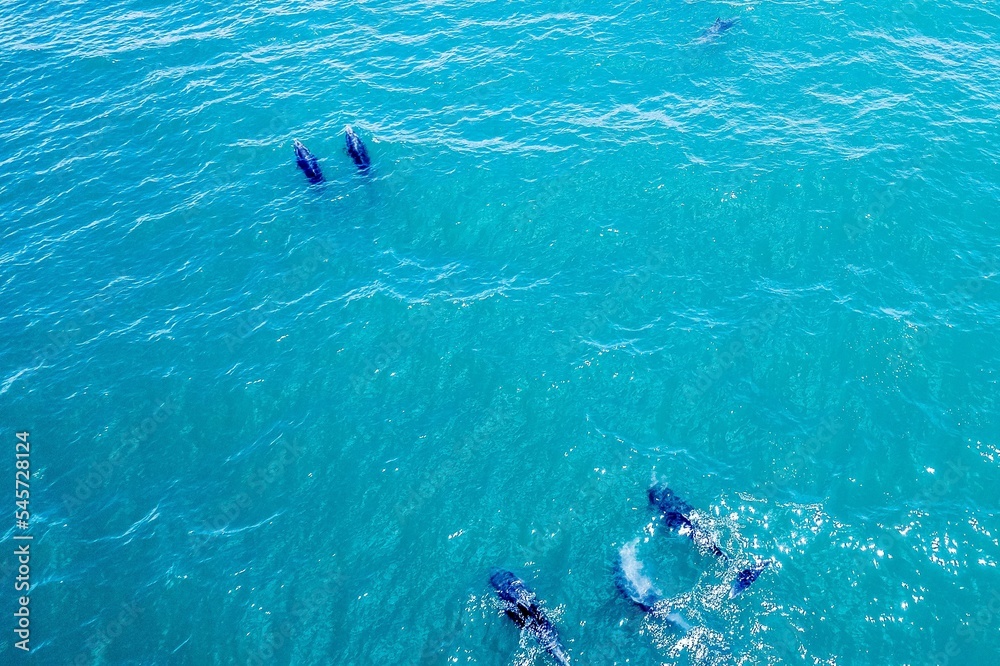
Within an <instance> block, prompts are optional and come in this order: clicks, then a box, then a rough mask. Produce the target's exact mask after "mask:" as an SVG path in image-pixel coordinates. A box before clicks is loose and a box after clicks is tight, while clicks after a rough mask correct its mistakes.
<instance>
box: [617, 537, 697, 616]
mask: <svg viewBox="0 0 1000 666" xmlns="http://www.w3.org/2000/svg"><path fill="white" fill-rule="evenodd" d="M638 543H639V539H638V537H636V538H635V539H632V540H631V541H629V542H628V543H627V544H625V545H624V546H622V547H621V550H619V551H618V568H617V570H616V571H615V586H616V587H617V588H618V590H619V591H620V592H621V593H622V594H623V595H625V596H626V597H628V598H629V599H631V600H632V602H633V603H635V605H636V606H638V607H639V608H641V609H642V610H644V611H645V612H647V613H650V614H652V615H659V614H660V613H659V611H658V610H657V609H656V604H657V603H658V602H660V601H661V600H662V599H663V597H662V594H661V593H660V591H659V590H658V589H657V588H656V586H655V585H654V584H653V581H651V580H650V579H649V577H648V576H646V574H644V573H643V571H642V569H643V564H642V562H640V561H639V558H638V557H637V556H636V553H635V551H636V546H637V545H638ZM666 618H667V619H668V620H670V621H671V622H673V623H674V624H676V625H677V626H679V627H680V628H681V629H683V630H684V631H685V632H687V631H690V630H691V625H690V624H688V623H687V621H686V620H685V619H684V618H683V617H682V616H681V614H680V613H678V612H676V611H670V612H668V613H667V614H666Z"/></svg>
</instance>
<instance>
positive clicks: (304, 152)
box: [292, 139, 323, 184]
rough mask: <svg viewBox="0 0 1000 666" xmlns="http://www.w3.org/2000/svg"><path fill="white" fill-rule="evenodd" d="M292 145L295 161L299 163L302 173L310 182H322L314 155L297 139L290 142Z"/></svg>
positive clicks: (321, 174) (321, 175) (320, 172)
mask: <svg viewBox="0 0 1000 666" xmlns="http://www.w3.org/2000/svg"><path fill="white" fill-rule="evenodd" d="M292 147H293V148H294V149H295V163H296V164H298V165H299V168H300V169H302V173H304V174H305V175H306V178H308V179H309V182H310V183H313V184H315V183H322V182H323V172H322V171H320V170H319V162H317V161H316V156H315V155H313V154H312V153H311V152H309V149H308V148H306V147H305V146H303V145H302V142H301V141H299V140H298V139H295V141H293V142H292Z"/></svg>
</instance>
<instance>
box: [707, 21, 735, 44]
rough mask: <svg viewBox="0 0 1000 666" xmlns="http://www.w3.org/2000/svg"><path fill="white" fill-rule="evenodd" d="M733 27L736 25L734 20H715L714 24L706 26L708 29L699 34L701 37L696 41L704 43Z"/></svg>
mask: <svg viewBox="0 0 1000 666" xmlns="http://www.w3.org/2000/svg"><path fill="white" fill-rule="evenodd" d="M734 25H736V19H722V18H717V19H715V23H713V24H712V25H710V26H708V28H707V29H706V30H705V31H704V32H702V33H701V37H700V38H699V40H698V41H702V42H705V41H708V40H710V39H713V38H715V37H718V36H719V35H721V34H722V33H724V32H725V31H726V30H729V29H730V28H732V27H733V26H734Z"/></svg>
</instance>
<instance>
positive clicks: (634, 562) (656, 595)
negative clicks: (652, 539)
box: [490, 484, 771, 666]
mask: <svg viewBox="0 0 1000 666" xmlns="http://www.w3.org/2000/svg"><path fill="white" fill-rule="evenodd" d="M649 503H650V504H652V505H653V506H654V507H656V508H657V509H659V510H660V514H661V516H662V517H663V522H664V524H665V525H666V526H667V528H668V529H670V530H672V531H675V532H677V533H678V534H682V535H685V536H687V537H689V538H690V539H691V540H692V541H693V542H694V543H695V544H696V545H698V546H699V547H700V548H703V549H705V550H707V551H708V552H710V553H712V554H713V555H715V556H716V557H718V558H720V559H722V560H723V561H727V560H728V557H727V556H726V554H725V553H724V552H723V551H722V549H721V548H719V546H718V545H717V544H716V543H715V541H714V540H713V539H712V536H711V534H709V533H708V532H707V531H705V530H704V529H702V528H701V527H699V526H698V525H697V523H694V522H692V521H691V519H690V518H689V517H688V516H689V515H690V514H691V513H692V512H693V511H694V508H693V507H692V506H691V505H690V504H688V503H687V502H685V501H684V500H682V499H681V498H680V497H678V496H677V495H676V494H675V493H674V491H673V490H671V489H670V488H668V487H667V486H666V485H663V484H657V485H654V486H653V487H652V488H650V489H649ZM638 542H639V539H633V540H632V541H630V542H629V543H627V544H625V545H624V546H623V547H622V549H621V551H619V561H618V570H617V571H616V574H615V585H616V586H617V587H618V590H619V591H620V592H621V593H622V594H623V595H625V596H626V597H628V598H629V599H630V600H631V601H632V602H633V603H635V604H636V605H637V606H639V608H641V609H642V610H643V611H644V612H647V613H650V614H653V615H659V614H660V612H661V611H660V610H659V609H658V608H657V604H658V602H660V601H661V600H662V596H661V594H660V591H659V590H658V589H656V586H655V585H654V584H653V582H652V581H651V580H650V579H649V578H648V577H647V576H646V575H645V574H643V572H642V568H643V567H642V562H640V561H639V559H638V558H637V557H636V553H635V550H636V545H637V544H638ZM770 564H771V561H770V560H764V561H763V562H758V563H757V564H755V565H754V566H752V567H749V568H747V569H743V570H742V571H740V572H739V574H737V576H736V580H735V581H734V582H733V584H732V586H731V587H730V589H729V598H730V599H733V598H734V597H736V596H737V595H739V594H740V593H741V592H743V591H744V590H746V589H747V588H748V587H750V586H751V585H752V584H753V582H754V581H755V580H757V577H758V576H760V574H761V572H763V571H764V569H765V568H766V567H767V566H768V565H770ZM490 584H491V585H492V586H493V587H494V588H495V589H496V591H497V596H498V597H500V600H501V602H502V604H503V611H504V613H506V615H507V617H509V618H510V619H511V620H513V622H514V624H516V625H517V626H518V628H520V629H523V630H527V631H528V632H529V633H530V634H531V635H532V637H534V639H535V640H536V641H538V644H539V645H540V646H541V647H542V649H543V650H545V651H546V652H548V653H549V655H551V656H552V658H553V659H554V660H555V661H556V663H557V664H559V665H560V666H569V655H567V654H566V650H565V649H564V648H563V646H562V644H561V643H560V642H559V632H558V631H556V628H555V625H554V624H552V621H551V620H549V618H548V617H547V616H546V615H545V613H544V612H543V611H542V609H541V608H540V607H539V606H538V603H537V602H536V601H535V593H534V592H532V591H531V590H530V589H528V587H527V586H526V585H525V584H524V581H522V580H521V579H520V578H518V577H517V576H516V575H515V574H514V573H512V572H510V571H507V570H505V569H494V570H493V572H492V573H491V575H490ZM665 617H666V619H667V620H669V621H671V622H673V623H674V624H676V625H677V626H679V627H680V628H681V629H682V630H683V631H685V632H687V631H690V629H691V625H690V624H688V623H687V621H685V620H684V618H683V617H682V616H681V615H680V613H677V612H676V611H668V612H667V613H666V614H665Z"/></svg>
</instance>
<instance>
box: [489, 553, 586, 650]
mask: <svg viewBox="0 0 1000 666" xmlns="http://www.w3.org/2000/svg"><path fill="white" fill-rule="evenodd" d="M490 584H491V585H492V586H493V587H494V588H496V591H497V596H499V597H500V599H501V600H502V601H503V602H504V612H505V613H506V614H507V617H509V618H510V619H511V620H513V621H514V624H516V625H517V626H518V627H520V628H521V629H527V630H528V631H529V632H530V633H531V635H532V636H534V637H535V640H537V641H538V644H539V645H541V646H542V649H544V650H545V651H546V652H548V653H549V654H550V655H552V658H553V659H555V660H556V663H558V664H559V666H569V655H567V654H566V651H565V650H564V649H563V646H562V644H561V643H560V642H559V633H558V632H557V631H556V628H555V625H553V624H552V622H550V621H549V619H548V618H547V617H546V616H545V613H543V612H542V609H541V608H539V607H538V604H537V603H535V593H534V592H532V591H531V590H529V589H528V588H527V586H525V584H524V581H522V580H521V579H520V578H518V577H517V576H515V575H514V574H513V573H511V572H510V571H506V570H504V569H494V570H493V572H492V573H491V574H490Z"/></svg>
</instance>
